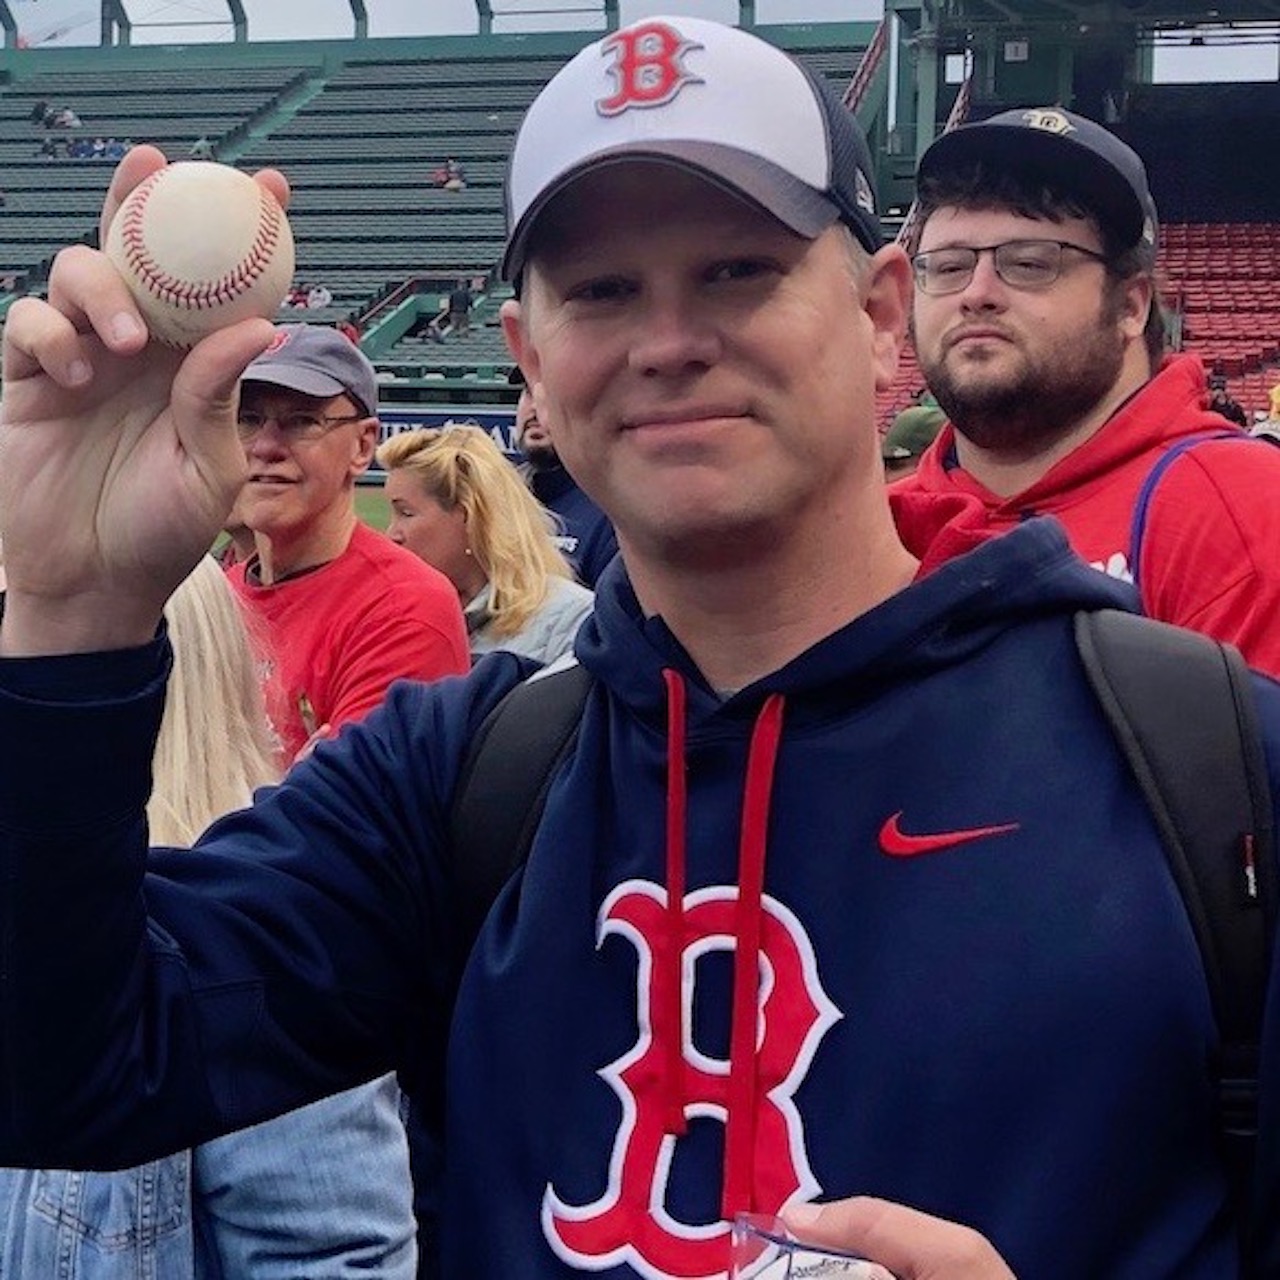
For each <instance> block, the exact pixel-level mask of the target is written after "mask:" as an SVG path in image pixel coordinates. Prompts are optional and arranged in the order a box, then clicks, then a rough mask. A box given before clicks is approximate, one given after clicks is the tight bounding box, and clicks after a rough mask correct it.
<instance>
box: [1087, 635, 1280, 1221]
mask: <svg viewBox="0 0 1280 1280" xmlns="http://www.w3.org/2000/svg"><path fill="white" fill-rule="evenodd" d="M1075 633H1076V644H1077V647H1078V649H1079V652H1080V657H1081V659H1082V661H1083V663H1084V668H1085V672H1086V674H1087V676H1088V678H1089V682H1090V684H1091V685H1092V686H1093V690H1094V692H1095V693H1096V695H1097V697H1098V701H1099V703H1100V704H1101V706H1102V709H1103V711H1104V712H1105V714H1106V717H1107V720H1108V722H1109V724H1110V726H1111V729H1112V732H1113V733H1114V734H1115V737H1116V740H1117V742H1118V743H1119V745H1120V747H1121V750H1122V751H1123V752H1124V755H1125V758H1126V759H1127V761H1128V763H1129V765H1130V767H1131V769H1132V770H1133V773H1134V775H1135V777H1136V778H1137V780H1138V783H1139V785H1140V786H1141V788H1142V793H1143V796H1144V798H1145V799H1146V801H1147V804H1148V806H1149V807H1150V810H1151V813H1152V816H1153V818H1154V819H1155V823H1156V826H1157V828H1158V829H1159V832H1160V838H1161V842H1162V844H1163V845H1164V849H1165V853H1166V856H1167V857H1168V860H1169V866H1170V869H1171V870H1172V872H1173V877H1174V879H1175V881H1176V882H1177V886H1178V890H1179V892H1180V893H1181V896H1182V901H1183V903H1184V905H1185V906H1186V910H1187V915H1188V917H1189V918H1190V921H1191V927H1192V929H1193V930H1194V933H1195V937H1196V942H1197V944H1198V945H1199V948H1200V953H1201V956H1202V957H1203V961H1204V968H1205V975H1206V977H1207V980H1208V984H1209V994H1210V998H1211V1000H1212V1003H1213V1011H1214V1016H1215V1019H1216V1021H1217V1025H1218V1033H1219V1039H1220V1046H1219V1052H1218V1056H1217V1060H1216V1061H1215V1062H1214V1063H1213V1070H1214V1076H1215V1081H1216V1085H1217V1089H1218V1102H1219V1116H1220V1124H1221V1134H1222V1138H1223V1142H1224V1150H1225V1152H1226V1156H1227V1162H1228V1169H1229V1172H1230V1174H1231V1177H1232V1180H1233V1192H1234V1193H1235V1194H1236V1195H1237V1200H1236V1204H1237V1207H1238V1208H1239V1210H1240V1212H1239V1221H1240V1222H1241V1223H1244V1222H1245V1221H1246V1220H1247V1213H1246V1212H1245V1208H1244V1206H1246V1205H1247V1203H1248V1199H1247V1191H1248V1187H1247V1179H1248V1175H1249V1173H1250V1171H1251V1169H1252V1163H1253V1153H1254V1146H1255V1140H1256V1137H1257V1129H1258V1045H1259V1040H1260V1037H1261V1026H1262V1013H1263V1008H1264V1003H1265V999H1266V987H1267V979H1268V973H1269V967H1270V965H1269V957H1270V951H1271V947H1272V944H1273V940H1274V933H1275V925H1276V913H1277V905H1276V904H1277V885H1276V879H1277V871H1276V861H1275V844H1274V842H1275V836H1274V831H1273V817H1272V807H1271V794H1270V787H1269V784H1268V779H1267V773H1266V764H1265V760H1264V757H1263V749H1262V736H1261V732H1260V729H1259V726H1258V721H1257V712H1256V709H1255V707H1254V700H1253V691H1252V688H1251V686H1250V681H1251V677H1250V673H1249V670H1248V668H1247V667H1246V666H1245V663H1244V660H1243V658H1241V656H1240V654H1239V653H1238V652H1237V650H1235V649H1234V648H1232V647H1231V646H1230V645H1223V644H1219V643H1218V642H1217V641H1214V640H1211V639H1209V638H1208V637H1206V636H1203V635H1200V634H1198V633H1197V632H1193V631H1187V630H1184V629H1182V628H1179V627H1172V626H1167V625H1166V624H1164V623H1160V622H1155V621H1152V620H1151V619H1148V618H1141V617H1137V616H1135V615H1133V614H1128V613H1121V612H1118V611H1114V610H1103V611H1101V612H1081V613H1077V614H1076V618H1075Z"/></svg>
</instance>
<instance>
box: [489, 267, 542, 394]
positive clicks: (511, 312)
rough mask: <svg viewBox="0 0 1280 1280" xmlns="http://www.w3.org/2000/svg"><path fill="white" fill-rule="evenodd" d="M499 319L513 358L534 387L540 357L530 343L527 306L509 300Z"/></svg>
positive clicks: (515, 300) (499, 313)
mask: <svg viewBox="0 0 1280 1280" xmlns="http://www.w3.org/2000/svg"><path fill="white" fill-rule="evenodd" d="M527 287H528V286H527V282H526V288H527ZM498 317H499V319H500V320H501V321H502V336H503V337H504V338H505V339H506V340H507V350H508V351H510V352H511V358H512V359H513V360H514V361H515V362H516V364H518V365H519V366H520V368H521V369H522V370H523V371H524V377H525V381H526V382H527V383H528V384H529V386H533V384H534V383H535V382H536V381H537V380H538V355H537V352H536V351H535V350H534V347H533V344H532V343H531V342H530V341H529V333H528V325H527V320H528V317H527V315H526V313H525V304H524V303H523V302H521V301H520V300H519V299H518V298H508V299H507V300H506V302H504V303H503V304H502V307H501V309H500V310H499V312H498Z"/></svg>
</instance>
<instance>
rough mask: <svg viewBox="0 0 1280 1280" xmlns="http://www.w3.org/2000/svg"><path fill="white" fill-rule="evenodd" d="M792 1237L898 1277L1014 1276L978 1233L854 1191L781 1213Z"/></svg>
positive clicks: (1006, 1279)
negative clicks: (850, 1255)
mask: <svg viewBox="0 0 1280 1280" xmlns="http://www.w3.org/2000/svg"><path fill="white" fill-rule="evenodd" d="M783 1217H784V1220H785V1221H786V1223H787V1225H788V1226H789V1227H790V1228H791V1229H792V1230H793V1231H794V1232H795V1234H796V1236H797V1238H799V1239H802V1240H804V1241H805V1242H806V1243H809V1244H816V1245H828V1246H830V1247H832V1248H839V1249H844V1250H846V1251H848V1252H850V1253H856V1254H860V1255H861V1256H863V1257H865V1258H870V1259H871V1260H872V1261H874V1262H878V1263H880V1264H881V1265H882V1266H885V1267H888V1268H889V1270H890V1271H892V1272H893V1273H894V1275H896V1276H899V1277H901V1280H1014V1275H1013V1272H1012V1271H1010V1270H1009V1268H1008V1266H1006V1265H1005V1262H1004V1260H1003V1259H1002V1258H1001V1257H1000V1255H999V1253H997V1251H996V1249H995V1247H994V1246H993V1245H991V1244H990V1243H989V1242H988V1241H987V1240H986V1239H985V1238H984V1237H983V1236H982V1235H980V1234H979V1233H978V1232H976V1231H973V1230H971V1229H970V1228H969V1227H964V1226H961V1225H959V1224H958V1223H955V1222H947V1221H946V1220H945V1219H942V1218H935V1217H931V1216H930V1215H929V1214H927V1213H920V1212H918V1211H917V1210H915V1209H909V1208H907V1206H906V1205H901V1204H893V1203H891V1202H890V1201H888V1200H877V1199H874V1198H873V1197H871V1196H855V1197H853V1198H851V1199H848V1200H837V1201H834V1202H832V1203H831V1204H825V1205H803V1206H799V1207H798V1208H797V1209H793V1210H790V1211H788V1212H787V1213H786V1214H784V1215H783Z"/></svg>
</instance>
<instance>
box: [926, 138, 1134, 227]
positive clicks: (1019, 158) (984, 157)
mask: <svg viewBox="0 0 1280 1280" xmlns="http://www.w3.org/2000/svg"><path fill="white" fill-rule="evenodd" d="M975 161H981V162H986V163H991V164H994V165H999V166H1000V167H1002V168H1012V169H1016V170H1020V171H1022V172H1026V173H1030V174H1032V175H1034V176H1035V177H1036V178H1037V179H1038V180H1041V181H1043V182H1045V183H1047V184H1050V185H1052V186H1054V187H1057V188H1059V189H1065V190H1068V191H1070V192H1072V193H1073V194H1078V195H1079V197H1080V200H1081V203H1082V204H1083V205H1084V206H1085V207H1086V208H1087V209H1090V210H1092V211H1094V212H1095V213H1096V215H1097V217H1098V218H1099V220H1100V221H1101V222H1103V223H1104V224H1105V225H1106V226H1108V227H1111V228H1112V229H1113V230H1114V231H1115V232H1116V233H1117V234H1118V235H1119V236H1120V237H1121V239H1122V240H1123V242H1124V243H1125V244H1126V245H1135V244H1137V243H1138V242H1139V241H1140V240H1141V239H1142V238H1143V232H1144V227H1145V225H1146V222H1147V218H1148V210H1146V209H1144V208H1143V207H1142V203H1141V201H1140V200H1139V199H1138V197H1137V195H1136V194H1135V192H1134V190H1133V188H1132V187H1131V186H1130V185H1129V183H1128V181H1127V180H1126V179H1125V177H1124V175H1123V174H1121V173H1120V172H1119V170H1117V169H1116V168H1115V167H1114V166H1113V165H1112V164H1111V163H1110V161H1108V160H1105V159H1103V158H1102V156H1100V155H1098V154H1097V152H1095V151H1092V150H1091V149H1090V148H1088V147H1086V146H1082V145H1081V144H1080V143H1078V142H1075V141H1073V140H1072V138H1071V137H1070V135H1062V134H1057V133H1049V132H1048V131H1046V130H1044V129H1028V128H1025V127H1021V126H1014V125H993V124H976V125H969V126H961V127H960V128H959V129H953V130H951V131H950V132H949V133H944V134H942V136H941V137H939V138H938V139H937V140H936V141H935V142H934V143H933V144H932V145H931V146H930V147H929V149H928V150H927V151H926V152H925V154H924V156H923V157H922V158H921V160H920V168H919V174H918V179H917V180H918V181H922V180H924V179H926V178H932V177H935V176H938V175H940V174H943V173H948V172H951V171H953V170H955V169H959V168H962V167H964V166H965V165H968V164H972V163H974V162H975Z"/></svg>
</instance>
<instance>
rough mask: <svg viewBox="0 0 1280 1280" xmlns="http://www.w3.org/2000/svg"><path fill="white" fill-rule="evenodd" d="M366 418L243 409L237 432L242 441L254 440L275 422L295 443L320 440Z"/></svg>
mask: <svg viewBox="0 0 1280 1280" xmlns="http://www.w3.org/2000/svg"><path fill="white" fill-rule="evenodd" d="M365 417H366V415H365V414H363V413H347V414H343V415H341V416H333V417H328V416H326V415H324V414H321V413H308V412H306V410H299V411H298V412H297V413H283V414H276V413H259V412H258V411H257V410H256V409H241V410H240V412H239V414H238V415H237V416H236V430H237V431H238V432H239V433H240V439H241V440H252V439H253V437H254V436H256V435H257V434H258V432H259V431H261V430H262V428H263V427H265V426H266V425H267V423H268V422H274V423H275V424H276V430H277V431H279V432H280V434H281V435H282V436H283V437H284V438H285V439H286V440H288V441H289V442H290V443H293V442H294V441H297V440H318V439H319V438H320V437H321V436H322V435H324V434H325V433H326V432H328V431H330V430H331V429H332V428H334V427H336V426H339V425H340V424H341V423H343V422H360V421H362V420H363V419H364V418H365Z"/></svg>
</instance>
